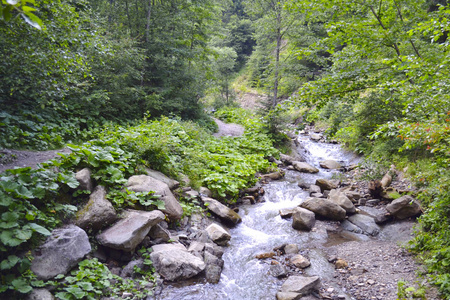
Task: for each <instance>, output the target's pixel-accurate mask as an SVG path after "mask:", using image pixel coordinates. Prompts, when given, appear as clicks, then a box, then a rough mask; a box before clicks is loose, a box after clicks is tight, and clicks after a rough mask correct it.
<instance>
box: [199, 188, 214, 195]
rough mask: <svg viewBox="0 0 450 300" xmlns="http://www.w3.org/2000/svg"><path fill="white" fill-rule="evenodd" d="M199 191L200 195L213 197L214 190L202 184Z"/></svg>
mask: <svg viewBox="0 0 450 300" xmlns="http://www.w3.org/2000/svg"><path fill="white" fill-rule="evenodd" d="M198 192H199V193H200V195H202V196H206V197H212V192H211V190H210V189H208V188H206V187H204V186H201V187H200V189H199V190H198Z"/></svg>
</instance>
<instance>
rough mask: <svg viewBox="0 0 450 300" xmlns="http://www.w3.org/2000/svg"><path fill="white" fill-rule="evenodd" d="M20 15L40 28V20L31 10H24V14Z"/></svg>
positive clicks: (30, 23)
mask: <svg viewBox="0 0 450 300" xmlns="http://www.w3.org/2000/svg"><path fill="white" fill-rule="evenodd" d="M21 16H22V18H23V19H24V20H25V22H27V23H28V24H29V25H31V26H33V27H34V28H36V29H39V30H41V25H42V21H41V19H39V18H38V17H37V16H36V15H35V14H33V13H31V12H25V13H24V14H21Z"/></svg>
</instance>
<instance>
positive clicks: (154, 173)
mask: <svg viewBox="0 0 450 300" xmlns="http://www.w3.org/2000/svg"><path fill="white" fill-rule="evenodd" d="M146 172H147V175H148V176H150V177H152V178H154V179H156V180H159V181H162V182H164V183H165V184H167V186H168V187H169V189H171V190H174V189H177V188H179V187H180V183H179V182H178V181H176V180H174V179H172V178H170V177H167V176H166V175H165V174H163V173H161V172H159V171H155V170H151V169H146Z"/></svg>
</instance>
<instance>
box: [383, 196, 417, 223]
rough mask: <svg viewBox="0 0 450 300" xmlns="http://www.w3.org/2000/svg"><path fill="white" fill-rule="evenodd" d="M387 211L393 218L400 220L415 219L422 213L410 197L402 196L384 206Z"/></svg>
mask: <svg viewBox="0 0 450 300" xmlns="http://www.w3.org/2000/svg"><path fill="white" fill-rule="evenodd" d="M386 209H387V211H388V212H389V213H390V214H391V215H393V216H394V217H396V218H398V219H400V220H402V219H406V218H409V217H415V216H418V215H420V214H421V213H422V209H421V208H420V205H419V203H418V202H417V201H416V200H415V199H414V198H413V197H411V196H409V195H406V196H402V197H400V198H398V199H396V200H394V201H392V202H391V203H390V204H388V206H386Z"/></svg>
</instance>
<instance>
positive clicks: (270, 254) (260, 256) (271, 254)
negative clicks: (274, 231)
mask: <svg viewBox="0 0 450 300" xmlns="http://www.w3.org/2000/svg"><path fill="white" fill-rule="evenodd" d="M275 255H276V254H275V252H265V253H260V254H257V255H256V256H255V258H257V259H267V258H273V257H274V256H275Z"/></svg>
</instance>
